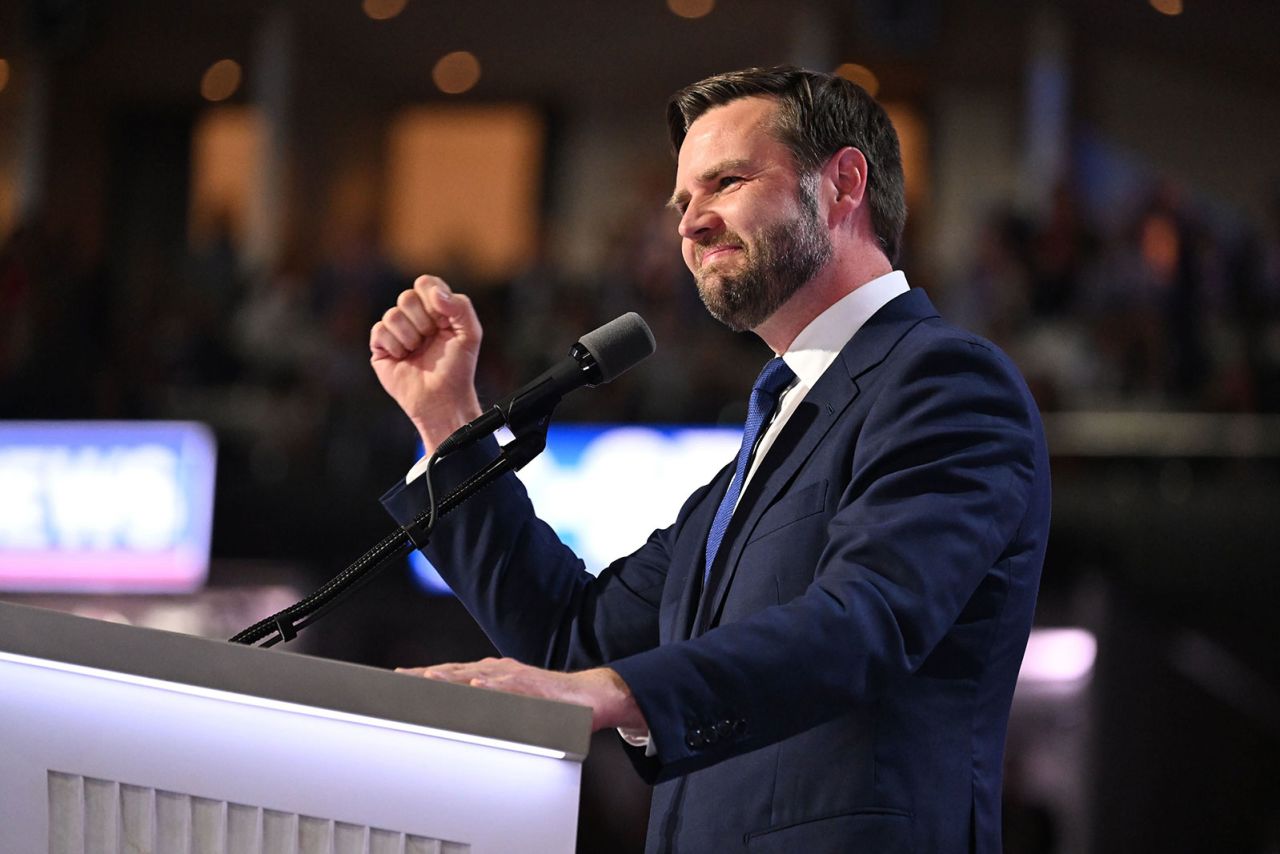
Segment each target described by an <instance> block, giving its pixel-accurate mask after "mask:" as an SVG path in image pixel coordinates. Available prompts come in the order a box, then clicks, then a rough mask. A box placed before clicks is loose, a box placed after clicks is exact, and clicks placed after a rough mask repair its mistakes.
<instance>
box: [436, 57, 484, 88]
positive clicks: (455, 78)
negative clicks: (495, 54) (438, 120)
mask: <svg viewBox="0 0 1280 854" xmlns="http://www.w3.org/2000/svg"><path fill="white" fill-rule="evenodd" d="M431 79H432V80H434V81H435V84H436V87H437V88H439V90H440V91H441V92H444V93H445V94H446V95H460V94H462V93H463V92H466V91H467V90H469V89H470V88H472V87H473V86H475V85H476V83H478V82H480V60H478V59H476V57H475V54H473V53H471V52H470V51H465V50H455V51H454V52H453V53H446V54H445V55H444V56H442V57H440V59H439V60H438V61H437V62H436V67H435V68H433V69H431Z"/></svg>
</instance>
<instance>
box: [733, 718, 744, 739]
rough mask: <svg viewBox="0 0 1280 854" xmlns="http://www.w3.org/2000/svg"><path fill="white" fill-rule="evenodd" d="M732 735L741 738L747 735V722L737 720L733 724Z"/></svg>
mask: <svg viewBox="0 0 1280 854" xmlns="http://www.w3.org/2000/svg"><path fill="white" fill-rule="evenodd" d="M733 734H734V735H736V736H738V737H739V738H741V737H742V736H744V735H746V734H747V722H746V721H744V720H742V719H741V718H739V719H738V720H736V721H734V722H733Z"/></svg>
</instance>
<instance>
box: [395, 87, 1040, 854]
mask: <svg viewBox="0 0 1280 854" xmlns="http://www.w3.org/2000/svg"><path fill="white" fill-rule="evenodd" d="M669 119H670V122H671V131H672V140H673V143H674V145H675V148H676V150H677V153H678V166H677V172H676V182H675V192H674V194H673V196H672V205H673V207H674V208H675V209H676V210H677V211H679V213H680V217H681V218H680V225H679V232H680V236H681V239H682V246H683V254H684V260H685V263H686V264H688V266H689V269H690V270H691V271H693V274H694V276H695V278H696V280H697V283H698V289H699V292H700V294H701V296H702V298H703V300H704V302H705V303H706V305H707V307H708V309H709V310H710V311H711V313H712V314H713V315H715V316H716V317H717V318H719V319H720V320H722V321H723V322H725V323H726V324H728V325H730V326H731V327H733V328H735V329H750V330H751V331H753V332H754V333H755V334H756V335H758V336H759V337H760V338H762V339H763V340H764V342H765V343H766V344H768V345H769V347H770V348H771V349H772V350H773V351H774V352H775V353H777V354H779V355H780V356H781V359H774V360H773V361H771V362H770V364H769V365H768V366H767V367H766V370H765V372H764V374H763V375H762V379H761V381H760V382H759V383H758V386H759V388H758V389H757V390H753V395H752V406H751V410H752V412H751V414H750V415H749V418H748V425H747V430H746V432H747V434H748V435H749V436H751V435H752V434H757V433H758V441H757V442H751V441H747V442H744V448H743V450H742V452H741V454H740V456H739V460H737V461H735V462H734V463H732V464H730V465H729V466H727V467H726V468H725V469H724V470H723V471H722V472H721V473H720V474H719V476H717V477H716V478H715V480H713V481H712V482H711V483H709V484H707V485H706V486H705V487H703V488H702V489H700V490H698V491H697V492H696V493H694V495H693V496H692V497H690V498H689V500H688V501H687V502H686V503H685V505H684V507H683V508H681V510H680V512H679V513H678V515H677V516H676V520H675V522H674V524H673V525H672V526H671V527H670V528H667V529H665V530H661V531H656V532H654V534H653V535H652V536H651V537H650V538H649V540H648V542H647V543H646V544H645V545H644V546H643V547H642V548H641V549H640V550H639V551H637V552H635V553H634V554H632V555H630V556H628V557H625V558H622V559H620V560H618V561H616V562H615V563H614V564H612V565H611V566H610V567H608V568H607V569H606V570H604V571H603V572H602V573H601V574H600V576H599V578H593V577H592V576H590V575H589V574H588V573H586V572H584V571H583V569H582V564H581V562H580V561H578V560H577V559H576V558H575V557H574V555H573V554H572V553H571V552H570V551H569V550H568V549H567V548H566V547H565V546H563V545H562V544H561V543H560V542H559V541H558V540H557V539H556V537H555V535H554V534H553V533H552V532H551V530H550V529H549V528H548V527H547V526H546V525H545V524H543V523H541V522H540V521H539V520H538V519H537V518H536V517H535V515H534V512H533V508H532V507H531V506H530V504H529V501H528V499H527V497H526V495H525V493H524V491H523V489H522V488H521V487H520V485H519V482H518V480H517V479H516V478H514V477H512V476H508V477H507V478H505V479H504V480H502V481H500V482H498V483H497V484H495V485H494V486H492V487H489V488H488V489H487V490H486V491H485V492H483V493H482V494H481V495H480V496H478V497H477V498H476V499H474V500H473V502H472V504H471V505H470V506H465V507H464V508H463V509H462V510H460V511H458V512H456V513H455V514H452V515H450V516H449V517H448V518H446V519H444V520H443V521H441V522H440V524H439V526H438V527H437V529H436V532H435V534H434V535H433V538H432V542H431V545H430V547H429V549H428V551H429V553H430V554H429V556H430V558H431V560H432V562H433V563H435V565H436V566H437V567H439V568H440V569H441V571H442V573H443V574H444V575H445V577H446V579H447V580H448V581H449V583H450V584H451V585H452V586H453V588H454V590H455V591H456V592H457V593H458V595H459V597H460V598H461V599H462V601H463V602H464V603H466V605H467V607H468V608H469V609H470V611H471V613H472V614H473V615H474V616H475V617H476V619H477V620H478V621H479V622H480V624H481V625H482V627H483V628H484V629H485V631H486V632H487V633H488V634H489V637H490V638H492V639H493V640H494V642H495V644H496V645H497V647H498V648H499V649H500V650H501V651H502V653H503V655H505V656H508V658H504V659H491V660H486V661H482V662H477V663H473V664H456V665H441V666H437V667H430V668H420V669H417V670H415V671H412V672H415V673H419V674H421V675H423V676H426V677H429V678H435V679H445V680H449V681H454V682H465V683H469V684H472V685H481V686H487V687H491V688H496V689H499V690H506V691H514V692H517V693H524V694H532V695H535V696H543V697H552V698H557V699H562V700H567V701H569V702H574V703H580V704H582V705H586V706H590V707H591V708H592V709H593V711H594V715H593V719H594V726H595V727H596V728H597V729H602V728H606V727H617V728H619V729H620V730H622V732H623V734H624V736H626V737H627V739H628V741H629V742H632V743H633V744H635V745H637V746H635V747H632V748H630V749H631V751H632V753H633V758H634V760H635V762H636V764H637V767H638V768H640V770H641V772H642V773H643V774H645V775H646V777H647V778H648V779H650V780H652V781H654V782H656V784H657V785H656V788H655V791H654V796H653V805H652V812H651V817H650V824H649V834H648V845H647V847H648V850H649V851H651V852H656V851H693V852H712V851H715V852H722V851H740V850H745V851H783V850H786V851H788V852H792V853H793V854H794V852H825V851H831V852H836V851H839V852H853V851H866V852H876V854H886V852H900V851H904V852H905V851H916V852H953V851H956V852H958V851H979V852H991V854H994V852H998V851H1000V816H999V803H1000V768H1001V756H1002V752H1003V746H1004V733H1005V728H1006V724H1007V719H1008V712H1009V704H1010V701H1011V698H1012V693H1013V687H1014V682H1015V680H1016V677H1017V673H1018V668H1019V664H1020V662H1021V658H1022V653H1023V650H1024V648H1025V644H1026V639H1027V634H1028V632H1029V631H1030V625H1031V618H1032V611H1033V608H1034V603H1035V595H1036V590H1037V587H1038V583H1039V576H1040V567H1041V563H1042V560H1043V556H1044V547H1045V540H1046V536H1047V528H1048V517H1049V487H1048V478H1049V473H1048V460H1047V455H1046V452H1045V447H1044V439H1043V434H1042V431H1041V427H1040V422H1039V417H1038V415H1037V413H1036V409H1035V405H1034V403H1033V402H1032V400H1031V398H1030V396H1029V394H1028V393H1027V390H1026V388H1025V386H1024V384H1023V382H1022V380H1021V379H1020V378H1019V376H1018V374H1017V372H1016V370H1015V369H1014V368H1013V367H1012V366H1011V365H1010V364H1009V362H1008V360H1007V359H1006V358H1005V357H1004V356H1003V355H1002V354H1000V353H999V352H998V351H996V350H995V348H994V347H992V346H991V345H990V344H988V343H987V342H985V341H982V340H980V339H978V338H975V337H973V336H970V335H968V334H965V333H963V332H960V331H958V330H956V329H954V328H952V327H949V326H947V325H946V324H944V323H943V322H942V321H941V320H939V318H938V317H937V314H936V312H935V311H934V310H933V308H932V306H931V305H930V304H929V301H928V299H927V298H926V297H925V296H924V295H923V293H922V292H920V291H912V290H909V289H908V288H907V285H906V282H905V278H904V276H903V275H902V273H900V272H896V271H894V270H893V266H892V261H893V260H894V259H895V258H896V255H897V252H898V244H899V241H900V239H901V233H902V226H903V221H904V219H905V215H906V214H905V206H904V204H903V197H902V169H901V164H900V159H899V153H898V143H897V137H896V135H895V133H894V131H893V128H892V126H891V124H890V123H889V121H888V119H887V117H886V116H885V114H884V112H883V110H882V109H881V108H880V106H879V105H878V104H876V103H875V102H874V101H873V100H872V99H871V98H870V97H869V96H868V95H867V94H866V93H865V92H863V91H862V90H861V89H859V88H857V87H856V86H854V85H853V84H850V83H848V82H846V81H844V80H841V79H840V78H837V77H832V76H829V75H824V74H815V73H812V72H807V71H800V70H796V69H789V68H779V69H772V70H760V69H752V70H748V71H743V72H737V73H732V74H725V75H720V76H717V77H713V78H710V79H708V80H704V81H702V82H700V83H697V84H694V85H693V86H690V87H688V88H687V89H685V90H682V91H681V92H679V93H677V94H676V96H675V97H674V98H673V99H672V103H671V106H670V108H669ZM480 334H481V333H480V326H479V323H478V322H477V320H476V317H475V314H474V312H473V311H472V308H471V305H470V303H469V301H468V300H467V299H466V297H464V296H461V295H457V294H451V293H450V292H449V289H448V287H447V285H445V284H444V283H443V282H441V281H440V280H438V279H433V278H431V277H423V278H421V279H419V280H418V281H417V282H415V284H414V288H413V290H411V291H406V292H405V293H404V294H402V295H401V297H400V299H399V301H398V302H397V305H396V307H395V308H393V309H391V310H390V311H388V312H387V314H386V315H385V316H384V318H383V320H382V321H381V322H380V323H379V324H377V325H376V326H375V327H374V328H373V331H372V335H371V349H372V351H373V357H372V361H373V366H374V368H375V370H376V371H377V374H378V377H379V379H380V380H381V381H382V383H383V385H384V387H385V388H386V389H387V391H388V392H389V393H390V394H391V395H392V396H393V397H395V399H396V400H397V401H398V402H399V404H400V405H401V407H402V408H403V409H404V410H405V412H406V413H407V414H408V415H409V417H410V418H411V419H412V420H413V422H414V424H415V425H416V426H417V428H418V431H419V433H420V434H421V436H422V440H423V442H424V443H425V445H426V447H427V448H428V450H430V449H432V448H434V447H435V446H437V445H438V444H439V443H440V442H441V441H442V440H443V439H444V438H445V437H446V436H447V435H448V434H449V433H450V432H452V431H453V430H454V429H456V428H457V427H459V426H461V425H462V424H463V423H465V422H466V421H468V420H470V419H472V418H474V417H476V416H478V415H479V414H480V406H479V403H478V401H477V399H476V394H475V390H474V385H473V381H472V380H473V371H474V368H475V360H476V354H477V352H478V350H479V346H480ZM753 445H754V447H753ZM495 448H496V446H495V445H493V444H492V442H490V443H487V444H485V445H482V446H477V447H475V448H472V449H468V450H467V451H465V452H460V453H458V454H456V455H453V456H450V457H449V458H447V459H446V461H445V462H444V464H442V465H441V467H440V475H441V478H442V479H446V480H447V479H448V478H450V477H458V476H462V475H465V473H467V472H469V471H471V470H474V468H475V467H476V466H477V465H478V464H479V461H481V460H482V459H484V458H485V457H487V456H488V457H491V456H492V455H493V454H494V453H495ZM422 493H423V489H422V485H421V478H417V479H412V480H411V481H410V482H409V483H407V484H402V485H401V486H399V487H397V488H396V489H395V490H393V491H392V492H391V493H389V494H388V496H387V497H386V498H385V499H384V501H385V503H386V504H387V506H388V508H389V509H390V510H391V511H392V512H393V514H395V515H396V516H397V518H399V519H400V520H401V521H402V522H405V521H408V519H409V518H410V517H411V516H412V514H413V512H414V511H417V510H420V509H421V507H422V501H423V498H422ZM540 668H549V669H548V670H543V669H540ZM566 671H567V672H566Z"/></svg>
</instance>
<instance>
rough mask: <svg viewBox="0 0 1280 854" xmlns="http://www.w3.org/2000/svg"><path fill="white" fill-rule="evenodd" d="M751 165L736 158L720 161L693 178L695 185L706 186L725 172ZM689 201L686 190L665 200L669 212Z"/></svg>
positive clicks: (749, 162)
mask: <svg viewBox="0 0 1280 854" xmlns="http://www.w3.org/2000/svg"><path fill="white" fill-rule="evenodd" d="M750 165H751V161H750V160H746V159H744V158H741V157H738V158H734V159H732V160H721V161H720V162H719V163H717V164H715V165H714V166H712V167H710V168H709V169H704V170H703V171H702V172H700V173H698V175H696V176H695V177H694V179H693V180H694V183H695V184H707V183H709V182H711V181H712V180H714V179H715V178H716V177H717V176H719V175H723V174H724V173H725V172H741V171H743V170H745V169H747V168H748V167H749V166H750ZM687 201H689V191H688V190H676V191H675V192H674V193H672V194H671V198H670V199H668V200H667V207H668V208H670V209H671V210H675V211H678V210H680V206H681V205H682V204H684V203H685V202H687Z"/></svg>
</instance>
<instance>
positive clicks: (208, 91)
mask: <svg viewBox="0 0 1280 854" xmlns="http://www.w3.org/2000/svg"><path fill="white" fill-rule="evenodd" d="M240 76H241V72H240V63H238V62H236V61H235V60H234V59H220V60H218V61H217V62H215V63H214V64H213V65H210V66H209V68H208V69H207V70H206V71H205V73H204V76H203V77H202V78H200V94H201V95H203V96H204V98H205V100H207V101H225V100H226V99H227V98H230V97H231V96H232V95H234V94H235V93H236V90H237V89H239V88H240Z"/></svg>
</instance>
